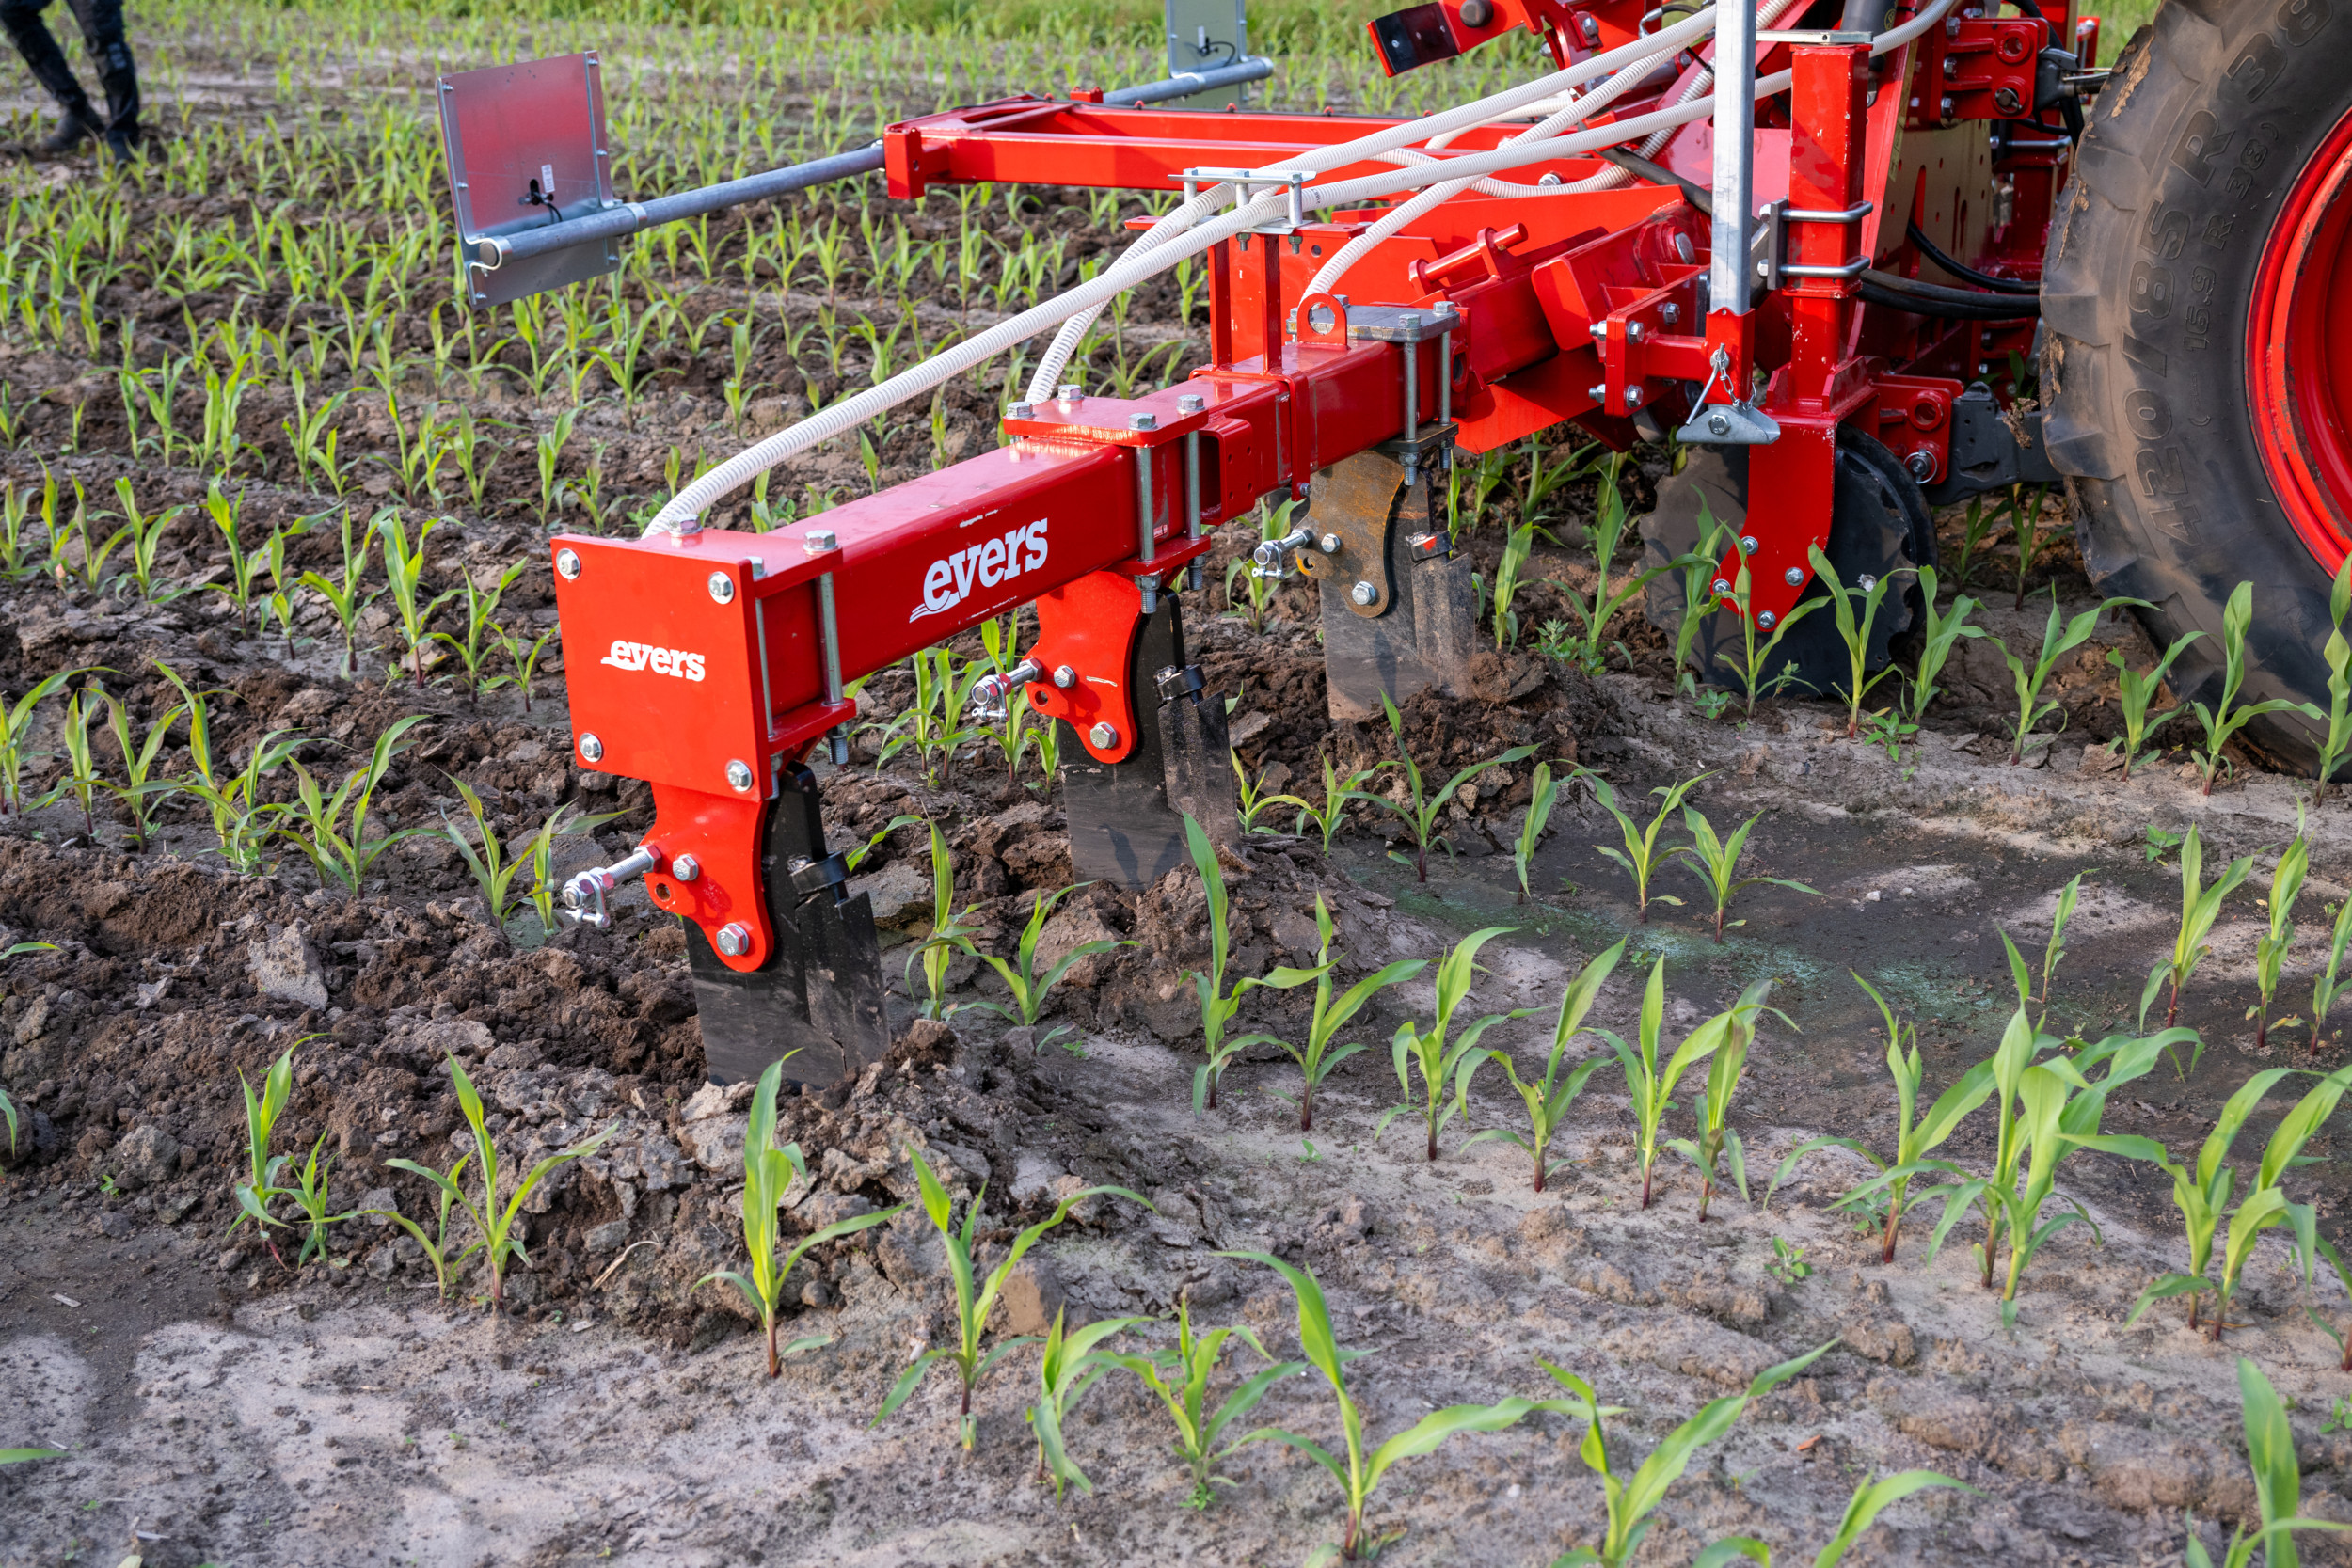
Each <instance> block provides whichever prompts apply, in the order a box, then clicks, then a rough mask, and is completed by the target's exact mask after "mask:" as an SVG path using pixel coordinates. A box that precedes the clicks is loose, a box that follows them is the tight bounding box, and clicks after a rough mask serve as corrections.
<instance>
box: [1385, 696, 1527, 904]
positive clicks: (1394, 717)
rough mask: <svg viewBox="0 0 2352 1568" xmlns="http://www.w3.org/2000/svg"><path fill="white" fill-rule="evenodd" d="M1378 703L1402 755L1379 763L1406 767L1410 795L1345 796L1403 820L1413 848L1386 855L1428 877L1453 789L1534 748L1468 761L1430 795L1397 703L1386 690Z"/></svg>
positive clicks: (1418, 875) (1521, 757)
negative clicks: (1431, 852)
mask: <svg viewBox="0 0 2352 1568" xmlns="http://www.w3.org/2000/svg"><path fill="white" fill-rule="evenodd" d="M1380 706H1381V708H1382V709H1383V710H1384V711H1385V712H1386V713H1387V714H1388V716H1389V733H1390V734H1391V735H1392V736H1395V737H1396V750H1397V755H1398V756H1399V758H1401V759H1402V760H1401V761H1397V762H1388V763H1382V764H1381V767H1383V768H1403V769H1404V770H1405V781H1406V790H1407V791H1408V793H1409V799H1407V800H1406V801H1405V802H1404V803H1402V804H1400V803H1398V802H1397V801H1394V800H1390V799H1389V798H1388V797H1387V796H1385V795H1375V794H1368V793H1366V792H1364V791H1362V790H1354V791H1350V792H1349V796H1348V798H1349V799H1351V800H1368V801H1370V802H1371V803H1372V804H1374V805H1375V806H1378V807H1380V808H1381V809H1383V810H1384V811H1390V812H1393V813H1394V814H1395V815H1396V816H1397V817H1398V818H1399V819H1400V820H1402V821H1403V822H1404V824H1405V831H1406V832H1408V833H1410V834H1412V835H1413V852H1412V853H1411V854H1410V855H1406V854H1404V853H1402V852H1400V851H1397V850H1393V849H1391V851H1389V858H1390V859H1391V860H1392V861H1395V862H1396V863H1399V864H1400V865H1409V866H1411V867H1412V868H1413V879H1414V880H1415V881H1418V882H1425V881H1427V880H1428V879H1429V847H1430V845H1432V844H1439V845H1442V844H1443V843H1444V839H1443V838H1442V837H1441V836H1440V835H1439V834H1438V816H1439V815H1440V814H1441V813H1443V812H1444V810H1445V808H1446V806H1447V805H1448V803H1450V802H1451V801H1452V800H1453V799H1454V791H1455V790H1457V789H1459V788H1461V787H1462V785H1463V784H1467V783H1468V782H1469V781H1470V780H1471V779H1473V778H1476V777H1477V776H1478V775H1479V774H1481V773H1484V772H1486V770H1487V769H1488V768H1508V767H1510V766H1511V764H1513V763H1515V762H1523V761H1525V760H1526V759H1527V758H1529V757H1532V756H1534V754H1535V748H1534V747H1533V746H1514V747H1512V748H1511V749H1510V750H1509V751H1507V752H1503V753H1502V755H1501V756H1496V757H1489V758H1487V759H1486V761H1485V762H1474V763H1471V764H1470V766H1469V767H1468V768H1463V769H1462V770H1461V771H1460V772H1459V773H1456V774H1454V777H1452V778H1450V779H1448V780H1447V781H1446V782H1445V784H1444V787H1442V788H1440V789H1439V790H1438V792H1437V793H1436V794H1435V795H1432V794H1430V793H1429V792H1428V790H1427V788H1426V786H1425V785H1424V784H1422V776H1421V764H1420V763H1418V762H1416V761H1414V760H1413V753H1412V752H1409V751H1407V750H1406V747H1405V718H1404V715H1402V714H1400V713H1398V712H1397V710H1396V705H1395V704H1394V703H1392V702H1391V701H1389V697H1388V693H1387V692H1385V691H1384V692H1382V693H1381V694H1380Z"/></svg>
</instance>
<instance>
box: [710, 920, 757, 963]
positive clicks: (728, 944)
mask: <svg viewBox="0 0 2352 1568" xmlns="http://www.w3.org/2000/svg"><path fill="white" fill-rule="evenodd" d="M710 945H711V946H713V947H716V948H717V949H718V950H719V951H720V952H722V953H723V954H725V955H726V956H727V957H728V958H741V957H742V956H743V955H744V954H746V953H748V952H750V951H751V950H752V928H751V927H748V926H746V925H744V924H743V923H742V922H741V921H739V920H730V921H728V922H727V923H726V924H725V925H723V926H722V927H719V934H718V935H717V936H715V937H713V938H711V941H710Z"/></svg>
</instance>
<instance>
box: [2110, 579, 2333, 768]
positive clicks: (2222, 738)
mask: <svg viewBox="0 0 2352 1568" xmlns="http://www.w3.org/2000/svg"><path fill="white" fill-rule="evenodd" d="M2132 602H2133V603H2137V602H2138V601H2137V600H2134V601H2132ZM2253 619H2254V585H2253V584H2252V583H2250V582H2241V583H2239V584H2238V585H2237V587H2236V588H2235V589H2234V590H2233V592H2232V593H2231V594H2230V602H2229V603H2228V604H2227V605H2225V606H2223V607H2222V610H2221V697H2220V700H2219V701H2218V702H2217V703H2216V704H2214V705H2213V706H2212V707H2210V708H2208V707H2206V706H2205V705H2204V704H2202V703H2191V704H2190V705H2189V706H2190V707H2192V708H2194V709H2195V710H2196V713H2197V721H2198V722H2199V723H2200V724H2202V725H2203V726H2204V727H2205V749H2204V750H2203V751H2202V752H2200V753H2198V757H2197V771H2198V772H2199V773H2200V774H2201V775H2202V776H2203V778H2204V781H2205V791H2204V792H2205V793H2206V794H2207V795H2211V794H2212V793H2213V782H2214V780H2215V779H2216V778H2217V777H2218V776H2219V775H2220V772H2221V769H2222V768H2225V767H2227V766H2228V760H2229V759H2227V758H2226V757H2224V756H2223V755H2222V754H2221V753H2222V750H2223V749H2224V748H2225V747H2227V746H2228V745H2229V744H2230V740H2231V737H2232V736H2235V735H2236V734H2237V732H2238V731H2239V730H2241V729H2244V728H2245V727H2246V726H2247V725H2248V724H2249V723H2251V722H2252V721H2255V720H2257V719H2259V718H2261V717H2262V716H2263V715H2265V714H2266V713H2300V714H2302V715H2304V716H2305V717H2306V718H2309V719H2312V720H2313V721H2317V722H2320V723H2326V722H2327V721H2328V716H2327V715H2326V714H2323V713H2321V712H2320V711H2319V709H2317V708H2315V707H2313V706H2312V705H2311V704H2309V703H2296V702H2289V701H2288V700H2287V699H2285V698H2283V697H2273V698H2270V699H2269V700H2267V701H2265V702H2260V703H2249V704H2247V705H2245V706H2243V707H2240V706H2238V705H2237V694H2238V689H2239V688H2240V687H2242V686H2244V685H2245V684H2246V628H2247V627H2248V626H2249V625H2251V624H2252V622H2253Z"/></svg>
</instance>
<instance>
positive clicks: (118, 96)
mask: <svg viewBox="0 0 2352 1568" xmlns="http://www.w3.org/2000/svg"><path fill="white" fill-rule="evenodd" d="M48 4H49V0H0V26H4V27H6V28H7V29H8V37H9V38H10V39H12V40H15V42H16V48H17V53H18V54H20V55H24V63H25V65H26V66H28V67H29V68H31V70H32V72H33V75H34V78H35V79H36V80H38V81H39V82H40V85H41V86H42V87H47V88H48V89H49V92H50V95H51V96H52V97H54V98H55V99H56V101H57V105H58V107H60V108H62V109H63V110H64V111H65V112H66V113H67V115H69V116H71V117H72V118H75V119H81V120H82V121H83V122H85V123H86V124H88V125H90V126H92V127H93V128H95V127H98V126H100V125H102V124H103V125H104V126H105V127H106V128H108V129H112V130H118V131H121V132H123V133H125V134H126V135H137V133H138V121H139V79H138V72H137V70H136V69H135V66H134V65H133V63H132V59H131V46H130V44H129V43H128V42H126V41H125V40H124V39H123V33H122V0H67V4H68V7H69V8H70V9H72V12H73V16H74V20H75V21H77V22H79V23H80V24H82V38H83V40H85V41H86V42H87V44H88V45H89V52H90V55H91V56H92V57H93V58H95V59H96V60H97V61H98V80H99V83H100V85H101V86H102V87H103V88H104V89H105V93H106V115H105V118H104V119H103V121H102V120H101V119H100V118H99V116H98V115H97V114H96V112H95V111H94V110H93V109H92V108H91V106H90V101H89V98H88V97H87V94H85V93H84V92H83V91H82V84H81V82H80V81H79V80H77V79H76V78H75V76H74V74H73V68H72V66H70V65H68V64H67V63H66V58H65V52H64V51H63V50H61V49H59V48H58V47H57V40H56V38H55V37H53V36H52V35H51V34H50V31H49V28H48V25H47V24H45V23H43V22H42V21H41V17H40V13H41V11H42V10H43V9H45V8H47V6H48Z"/></svg>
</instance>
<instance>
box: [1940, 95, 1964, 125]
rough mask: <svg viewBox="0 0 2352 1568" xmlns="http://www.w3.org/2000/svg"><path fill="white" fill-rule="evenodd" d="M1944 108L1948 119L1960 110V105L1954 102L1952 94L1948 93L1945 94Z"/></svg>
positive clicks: (1945, 116)
mask: <svg viewBox="0 0 2352 1568" xmlns="http://www.w3.org/2000/svg"><path fill="white" fill-rule="evenodd" d="M1942 108H1943V110H1944V118H1945V119H1951V118H1952V117H1953V116H1954V115H1956V114H1958V113H1959V112H1960V106H1959V105H1958V104H1957V103H1953V102H1952V100H1951V95H1950V94H1948V93H1947V94H1946V95H1945V98H1944V103H1943V104H1942Z"/></svg>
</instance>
